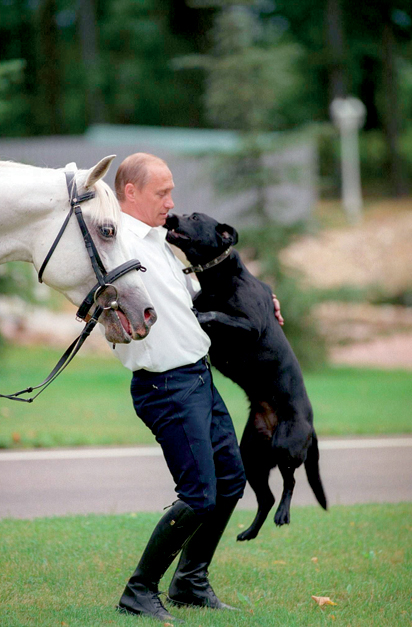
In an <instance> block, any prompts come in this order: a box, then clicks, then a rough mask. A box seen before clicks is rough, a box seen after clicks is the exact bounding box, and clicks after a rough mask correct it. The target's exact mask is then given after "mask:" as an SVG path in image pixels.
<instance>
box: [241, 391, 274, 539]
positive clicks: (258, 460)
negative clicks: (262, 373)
mask: <svg viewBox="0 0 412 627" xmlns="http://www.w3.org/2000/svg"><path fill="white" fill-rule="evenodd" d="M275 422H276V416H275V414H274V412H273V410H272V408H271V407H270V406H269V404H267V403H257V405H256V406H255V407H254V409H252V411H251V414H250V417H249V421H248V423H247V425H246V427H245V431H244V433H243V437H242V441H241V443H240V451H241V454H242V460H243V464H244V467H245V473H246V478H247V480H248V482H249V484H250V486H251V488H252V490H253V491H254V493H255V495H256V499H257V502H258V511H257V513H256V516H255V519H254V521H253V522H252V524H251V525H250V527H248V529H246V530H245V531H243V532H242V533H240V534H239V535H238V537H237V539H238V540H239V541H241V542H242V541H243V540H253V539H254V538H256V536H257V535H258V533H259V531H260V529H261V527H262V525H263V523H264V522H265V520H266V518H267V516H268V514H269V512H270V510H271V509H272V507H273V505H274V503H275V497H274V496H273V494H272V491H271V489H270V487H269V474H270V471H271V469H272V468H273V467H274V466H275V465H276V463H275V462H274V459H273V449H272V445H271V437H272V433H273V429H274V426H275Z"/></svg>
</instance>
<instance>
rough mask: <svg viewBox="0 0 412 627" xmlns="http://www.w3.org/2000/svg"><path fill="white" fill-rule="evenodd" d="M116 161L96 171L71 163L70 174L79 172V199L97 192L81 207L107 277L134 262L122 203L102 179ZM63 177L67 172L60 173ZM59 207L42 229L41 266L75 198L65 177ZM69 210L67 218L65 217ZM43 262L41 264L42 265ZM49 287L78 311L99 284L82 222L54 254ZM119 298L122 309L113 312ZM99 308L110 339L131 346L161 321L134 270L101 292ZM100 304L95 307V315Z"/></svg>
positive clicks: (103, 162) (38, 248)
mask: <svg viewBox="0 0 412 627" xmlns="http://www.w3.org/2000/svg"><path fill="white" fill-rule="evenodd" d="M113 159H114V156H111V157H106V158H105V159H102V160H101V161H100V162H99V163H98V164H97V165H95V166H94V167H93V168H91V169H90V170H77V169H76V166H75V164H69V165H68V166H66V168H65V170H66V171H68V170H72V171H74V172H75V182H76V186H77V194H78V196H79V197H80V196H82V195H83V194H86V193H87V192H90V191H93V192H94V193H95V196H94V198H91V199H90V200H86V201H84V202H82V203H81V210H82V213H83V217H84V220H85V223H86V226H87V229H88V231H89V232H90V235H91V237H92V239H93V242H94V244H95V246H96V249H97V251H98V254H99V256H100V258H101V261H102V263H103V265H104V268H105V270H106V271H107V272H110V271H111V270H113V269H114V268H117V267H118V266H121V265H122V264H124V263H125V262H126V261H129V260H130V259H131V258H132V257H135V256H138V255H134V254H133V255H131V254H130V253H129V251H128V250H127V247H126V245H125V243H124V241H123V237H122V235H123V227H122V220H121V211H120V207H119V204H118V202H117V200H116V198H115V196H114V194H113V192H112V191H111V189H110V188H109V187H108V185H106V184H105V183H104V182H103V181H102V180H101V179H102V178H103V176H104V175H105V174H106V173H107V171H108V170H109V167H110V164H111V162H112V160H113ZM60 176H61V171H60ZM61 185H62V189H61V191H60V190H59V194H58V198H59V202H57V206H56V208H55V211H53V212H52V213H53V216H52V218H51V219H49V220H48V221H47V224H45V228H44V229H42V237H41V239H40V241H39V245H38V246H36V251H35V255H34V263H35V266H36V268H37V269H39V267H40V266H41V264H42V262H43V260H44V258H45V255H47V251H48V250H50V246H51V245H52V243H53V241H54V239H55V238H56V236H57V233H58V232H59V229H60V227H61V223H62V221H63V219H64V217H65V214H67V212H68V211H69V208H70V204H69V195H68V190H67V187H66V183H65V178H64V177H62V178H61ZM63 210H64V213H63ZM39 262H40V263H39ZM43 279H44V282H45V283H47V284H48V285H50V287H52V288H54V289H56V290H58V291H59V292H62V293H63V294H64V295H65V296H66V297H67V298H68V299H69V300H70V301H71V302H72V303H74V304H75V305H77V306H80V304H81V303H82V302H83V300H84V298H85V297H86V296H87V294H88V293H89V292H90V290H91V289H92V288H93V286H94V285H96V280H97V279H96V275H95V272H94V270H93V268H92V264H91V260H90V257H89V254H88V253H87V250H86V245H85V241H84V240H83V236H82V233H81V230H80V228H79V225H78V223H77V220H76V218H75V217H72V218H71V219H70V220H69V223H68V225H67V227H66V229H65V231H64V234H63V235H62V237H61V239H60V240H59V243H58V245H57V246H56V248H55V249H54V251H53V254H52V255H51V257H50V259H49V261H48V262H47V266H46V267H45V269H44V274H43ZM113 299H115V300H116V301H117V302H116V303H115V305H116V307H114V308H110V303H111V301H113ZM95 304H98V305H101V306H102V307H106V309H105V310H104V311H103V313H102V315H101V317H100V322H102V324H103V325H104V327H105V335H106V338H107V340H109V341H110V342H114V343H128V342H130V341H131V340H132V339H134V340H138V339H142V338H144V337H146V335H147V334H148V333H149V330H150V327H151V326H152V324H154V322H155V321H156V313H155V311H154V308H153V304H152V302H151V300H150V298H149V295H148V293H147V290H146V288H145V286H144V284H143V281H142V279H141V276H140V275H139V272H137V271H136V270H131V271H130V272H128V273H127V274H124V275H123V276H121V277H120V278H118V279H116V280H115V285H114V288H110V287H107V288H106V289H102V290H100V292H99V293H98V295H97V296H96V300H95ZM95 304H94V305H93V306H92V308H91V310H90V313H92V311H93V309H94V307H95Z"/></svg>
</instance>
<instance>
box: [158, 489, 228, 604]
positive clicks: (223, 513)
mask: <svg viewBox="0 0 412 627" xmlns="http://www.w3.org/2000/svg"><path fill="white" fill-rule="evenodd" d="M237 501H238V499H223V498H221V499H220V500H218V501H217V503H216V507H215V509H214V510H213V512H212V513H211V514H210V516H209V517H208V518H207V519H206V520H205V522H204V523H203V524H202V525H201V526H200V527H199V529H198V530H197V531H196V533H195V534H194V535H193V536H192V537H191V538H190V540H189V541H188V542H187V544H186V545H185V546H184V548H183V550H182V553H181V556H180V560H179V563H178V566H177V568H176V572H175V574H174V575H173V579H172V581H171V583H170V587H169V595H168V599H169V601H171V602H172V603H173V604H174V605H192V606H193V605H196V606H201V607H210V608H212V609H215V610H224V609H228V610H234V609H236V608H234V607H231V606H230V605H226V604H225V603H222V601H220V600H219V599H218V598H217V596H216V594H215V593H214V591H213V588H212V586H211V585H210V583H209V580H208V568H209V564H210V562H211V561H212V558H213V555H214V553H215V550H216V547H217V545H218V544H219V541H220V538H221V537H222V534H223V532H224V530H225V528H226V525H227V523H228V522H229V518H230V517H231V515H232V512H233V510H234V509H235V507H236V503H237Z"/></svg>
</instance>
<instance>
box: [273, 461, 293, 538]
mask: <svg viewBox="0 0 412 627" xmlns="http://www.w3.org/2000/svg"><path fill="white" fill-rule="evenodd" d="M279 470H280V472H281V474H282V477H283V492H282V498H281V499H280V503H279V507H278V508H277V510H276V514H275V524H276V525H277V526H278V527H281V526H282V525H288V524H289V523H290V503H291V501H292V496H293V490H294V488H295V483H296V481H295V477H294V474H295V468H294V467H293V466H287V465H284V464H279Z"/></svg>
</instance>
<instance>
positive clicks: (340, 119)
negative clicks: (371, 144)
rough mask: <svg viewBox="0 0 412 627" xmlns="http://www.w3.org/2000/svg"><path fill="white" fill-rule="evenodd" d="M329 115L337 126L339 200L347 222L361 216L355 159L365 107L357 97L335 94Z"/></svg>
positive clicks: (357, 220) (358, 171)
mask: <svg viewBox="0 0 412 627" xmlns="http://www.w3.org/2000/svg"><path fill="white" fill-rule="evenodd" d="M330 111H331V115H332V119H333V121H334V122H335V124H336V125H337V127H338V128H339V130H340V136H341V169H342V203H343V207H344V209H345V211H346V214H347V216H348V220H349V221H350V222H351V223H356V222H359V220H360V219H361V216H362V206H363V203H362V188H361V176H360V160H359V140H358V133H359V129H360V128H361V127H362V126H363V123H364V121H365V114H366V109H365V106H364V104H363V103H362V102H361V101H360V100H358V99H357V98H352V97H348V98H335V100H333V102H332V104H331V107H330Z"/></svg>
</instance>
